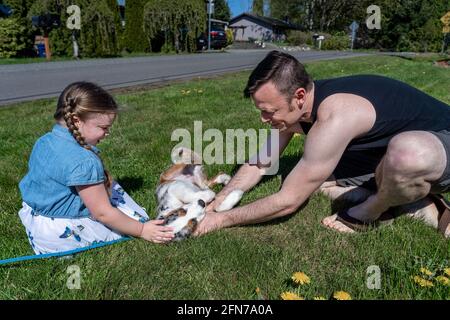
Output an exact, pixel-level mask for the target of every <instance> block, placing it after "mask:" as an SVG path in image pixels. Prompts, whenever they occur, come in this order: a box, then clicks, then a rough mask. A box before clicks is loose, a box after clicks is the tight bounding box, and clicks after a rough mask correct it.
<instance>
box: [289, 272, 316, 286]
mask: <svg viewBox="0 0 450 320" xmlns="http://www.w3.org/2000/svg"><path fill="white" fill-rule="evenodd" d="M291 279H292V280H293V281H294V282H295V283H296V284H309V283H310V282H311V280H310V279H309V277H308V276H307V275H306V274H305V273H303V272H296V273H294V274H293V275H292V278H291Z"/></svg>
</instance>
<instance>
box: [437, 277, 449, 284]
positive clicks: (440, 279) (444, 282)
mask: <svg viewBox="0 0 450 320" xmlns="http://www.w3.org/2000/svg"><path fill="white" fill-rule="evenodd" d="M436 280H437V281H439V282H440V283H442V284H443V285H446V286H450V279H449V278H447V277H444V276H439V277H436Z"/></svg>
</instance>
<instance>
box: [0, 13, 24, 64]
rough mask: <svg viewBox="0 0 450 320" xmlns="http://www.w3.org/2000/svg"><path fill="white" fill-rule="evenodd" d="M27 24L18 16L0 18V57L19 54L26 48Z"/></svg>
mask: <svg viewBox="0 0 450 320" xmlns="http://www.w3.org/2000/svg"><path fill="white" fill-rule="evenodd" d="M24 34H25V26H24V25H23V24H20V23H19V19H17V18H7V19H0V58H10V57H14V56H17V53H18V52H20V51H21V50H23V49H25V47H26V41H25V39H24V36H23V35H24Z"/></svg>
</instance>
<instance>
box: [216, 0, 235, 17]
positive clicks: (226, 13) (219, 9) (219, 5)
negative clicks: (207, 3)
mask: <svg viewBox="0 0 450 320" xmlns="http://www.w3.org/2000/svg"><path fill="white" fill-rule="evenodd" d="M214 19H218V20H223V21H229V20H230V19H231V10H230V7H229V6H228V2H227V1H226V0H214Z"/></svg>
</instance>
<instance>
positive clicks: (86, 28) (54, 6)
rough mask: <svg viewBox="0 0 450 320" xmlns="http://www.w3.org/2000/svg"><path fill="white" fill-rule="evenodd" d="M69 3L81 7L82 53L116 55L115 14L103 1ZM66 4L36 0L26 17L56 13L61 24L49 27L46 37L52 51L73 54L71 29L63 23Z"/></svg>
mask: <svg viewBox="0 0 450 320" xmlns="http://www.w3.org/2000/svg"><path fill="white" fill-rule="evenodd" d="M70 4H74V5H78V6H79V7H80V9H81V30H80V33H79V37H78V44H79V47H80V54H81V56H89V57H99V56H114V55H117V37H116V31H115V25H114V16H113V13H112V11H111V9H110V8H109V7H108V4H107V3H106V1H105V0H96V1H93V0H71V1H70ZM68 5H69V2H68V1H67V2H62V1H58V0H36V1H35V3H34V4H33V6H32V7H31V9H30V12H29V13H28V16H29V17H30V16H31V15H43V14H46V13H54V14H59V16H60V19H61V26H60V27H59V28H53V29H52V30H51V32H50V33H49V39H50V45H51V50H52V53H53V54H56V55H61V56H62V55H64V56H71V55H72V54H73V47H72V30H69V29H68V28H67V27H66V21H67V18H68V17H69V16H68V14H67V12H66V9H67V6H68Z"/></svg>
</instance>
